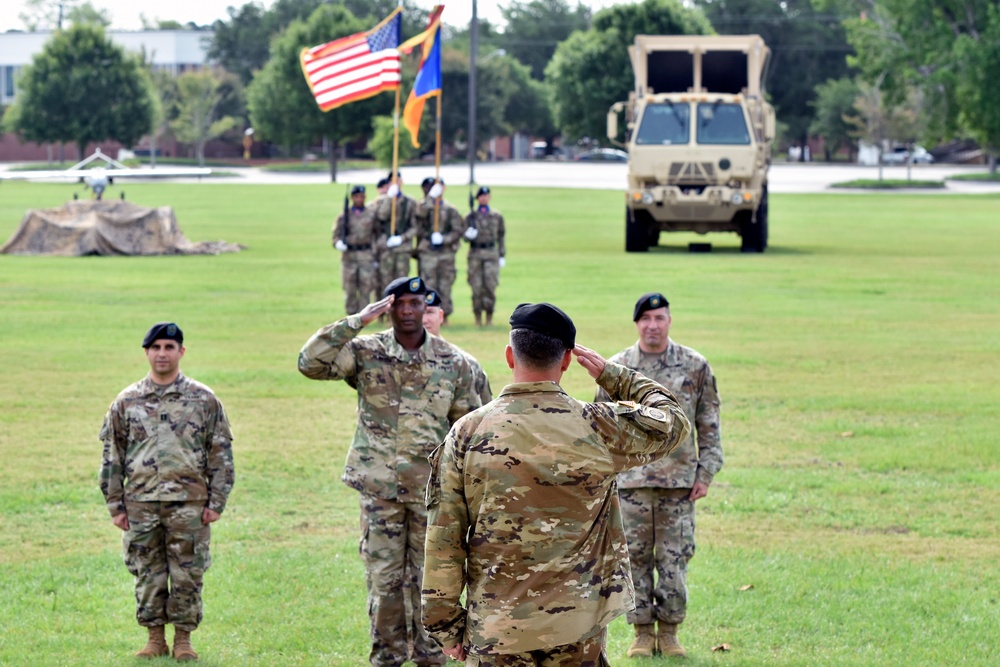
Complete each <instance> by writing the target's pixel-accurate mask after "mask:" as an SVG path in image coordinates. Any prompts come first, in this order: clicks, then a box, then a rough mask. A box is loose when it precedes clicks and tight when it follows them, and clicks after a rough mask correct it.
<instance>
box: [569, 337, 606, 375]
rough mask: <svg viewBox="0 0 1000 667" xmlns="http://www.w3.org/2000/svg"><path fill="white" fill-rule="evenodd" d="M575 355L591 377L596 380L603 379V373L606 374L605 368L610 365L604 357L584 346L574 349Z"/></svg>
mask: <svg viewBox="0 0 1000 667" xmlns="http://www.w3.org/2000/svg"><path fill="white" fill-rule="evenodd" d="M573 354H574V355H575V356H576V360H577V362H579V364H580V365H581V366H583V367H584V368H586V369H587V372H588V373H590V377H592V378H594V379H595V380H596V379H597V378H599V377H601V373H603V372H604V366H605V365H606V364H607V363H608V362H607V361H605V360H604V357H602V356H601V355H599V354H597V353H596V352H594V351H593V350H591V349H590V348H588V347H584V346H583V345H577V346H576V347H574V348H573Z"/></svg>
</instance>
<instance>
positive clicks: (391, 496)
mask: <svg viewBox="0 0 1000 667" xmlns="http://www.w3.org/2000/svg"><path fill="white" fill-rule="evenodd" d="M426 295H427V288H426V287H425V285H424V282H423V281H422V280H421V279H420V278H402V279H399V280H395V281H393V282H392V283H390V284H389V286H388V287H387V288H386V290H385V298H383V299H381V300H379V301H376V302H375V303H372V304H369V305H368V306H366V307H365V308H364V309H363V310H362V311H361V312H360V313H357V314H355V315H349V316H348V317H346V318H345V319H342V320H340V321H338V322H334V323H333V324H330V325H327V326H325V327H323V328H322V329H320V330H319V331H317V332H316V333H315V334H313V336H312V337H311V338H309V340H308V341H306V344H305V345H304V346H303V348H302V351H301V352H300V353H299V371H300V372H301V373H302V374H303V375H305V376H306V377H308V378H311V379H313V380H344V381H345V382H347V384H349V385H350V386H351V387H353V388H354V389H355V390H356V391H357V392H358V427H357V431H355V434H354V440H353V442H352V443H351V449H350V451H349V453H348V455H347V464H346V465H345V467H344V475H343V478H342V479H343V481H344V483H346V484H347V485H348V486H350V487H351V488H353V489H356V490H357V491H359V492H360V494H361V557H362V559H363V560H364V563H365V570H366V583H367V586H368V613H369V620H370V623H371V642H372V648H371V653H370V655H369V660H370V661H371V664H372V665H374V666H376V667H399V666H400V665H402V664H403V663H404V662H406V660H407V659H408V658H409V659H410V660H413V661H414V662H415V663H416V664H417V665H442V664H444V663H445V657H444V655H443V654H442V653H441V649H440V648H439V647H438V646H437V645H436V644H435V643H434V642H433V641H431V640H430V639H429V638H428V637H427V635H426V633H425V632H424V630H423V627H422V626H421V624H420V581H421V577H422V571H423V560H424V552H423V545H424V535H425V533H426V531H427V509H426V507H425V506H424V502H423V493H424V489H425V487H426V486H427V478H428V475H429V473H430V466H429V464H428V461H427V456H428V455H429V454H430V453H431V452H432V451H433V450H434V448H435V447H436V446H437V445H438V443H440V442H441V441H442V440H443V439H444V436H445V435H446V434H447V433H448V429H449V427H450V426H451V425H452V424H453V423H455V422H456V421H458V419H459V418H460V417H462V416H463V415H465V414H466V413H467V412H469V411H471V410H474V409H476V408H477V407H479V406H480V405H481V404H482V402H481V401H480V399H479V396H478V395H477V394H476V392H475V391H474V389H473V386H472V382H473V372H472V368H471V366H470V365H469V362H468V360H467V359H466V357H465V355H464V354H463V353H461V352H460V351H459V350H458V349H457V348H456V347H454V346H453V345H451V344H450V343H448V342H446V341H444V340H442V339H441V338H438V337H437V336H432V335H429V334H428V333H427V332H426V331H425V330H424V325H423V321H422V318H423V314H424V304H425V298H426ZM384 313H388V314H389V317H390V319H391V320H392V329H388V330H386V331H382V332H379V333H376V334H372V335H365V336H359V335H358V334H360V333H361V330H362V329H363V328H364V327H365V326H367V325H368V324H371V323H372V322H374V321H375V320H377V319H378V317H379V315H382V314H384ZM408 610H409V611H410V614H409V618H408V614H407V611H408ZM408 642H409V643H411V644H412V654H411V653H410V651H409V646H408Z"/></svg>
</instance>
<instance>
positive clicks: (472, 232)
mask: <svg viewBox="0 0 1000 667" xmlns="http://www.w3.org/2000/svg"><path fill="white" fill-rule="evenodd" d="M477 236H479V230H478V229H476V228H475V227H469V228H468V229H466V230H465V238H467V239H469V240H470V241H475V240H476V237H477Z"/></svg>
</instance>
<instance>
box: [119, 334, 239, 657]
mask: <svg viewBox="0 0 1000 667" xmlns="http://www.w3.org/2000/svg"><path fill="white" fill-rule="evenodd" d="M183 344H184V334H183V332H182V331H181V329H180V327H178V326H177V325H176V324H174V323H172V322H160V323H158V324H155V325H154V326H153V327H152V328H151V329H150V330H149V332H148V333H147V334H146V337H145V338H144V339H143V341H142V347H143V349H145V351H146V358H147V360H148V361H149V367H150V372H149V374H148V375H147V376H146V377H145V378H144V379H142V380H140V381H139V382H136V383H135V384H133V385H130V386H129V387H126V388H125V389H124V390H123V391H122V392H121V393H120V394H118V397H117V398H116V399H115V400H114V402H113V403H112V404H111V407H110V408H109V409H108V413H107V415H106V416H105V418H104V426H103V428H102V429H101V435H100V438H101V440H102V441H103V443H104V452H103V456H102V460H101V471H100V485H101V491H102V492H103V494H104V498H105V501H106V503H107V507H108V511H109V512H110V513H111V520H112V522H113V523H114V524H115V526H117V527H118V528H120V529H121V530H123V531H124V532H125V534H124V538H123V541H122V548H123V552H124V557H125V564H126V566H127V567H128V570H129V572H131V573H132V575H133V576H135V599H136V619H137V620H138V622H139V625H142V626H145V627H146V628H148V634H149V639H148V641H147V643H146V646H145V647H144V648H143V649H142V650H140V651H139V652H138V653H137V654H136V655H137V656H139V657H143V658H155V657H158V656H161V655H168V654H169V653H170V651H169V649H168V648H167V642H166V638H165V637H164V626H165V625H166V624H167V623H172V624H173V626H174V646H173V656H174V658H175V659H176V660H197V659H198V654H197V653H196V652H195V651H194V649H193V648H191V637H190V635H191V632H193V631H194V630H195V629H196V628H197V627H198V624H199V623H201V618H202V607H201V588H202V575H204V573H205V570H207V569H208V566H209V565H210V564H211V556H210V554H209V541H210V534H211V531H210V528H209V524H211V523H213V522H215V521H218V519H219V517H220V515H221V514H222V512H223V510H224V509H225V507H226V499H227V498H228V497H229V492H230V491H231V490H232V488H233V479H234V472H233V452H232V440H233V435H232V432H231V431H230V428H229V422H228V421H227V419H226V412H225V410H224V409H223V407H222V403H220V402H219V400H218V399H217V398H216V397H215V394H213V393H212V390H211V389H209V388H208V387H206V386H205V385H203V384H201V383H199V382H195V381H194V380H192V379H190V378H187V377H185V376H184V374H183V373H181V371H180V360H181V357H183V356H184V351H185V348H184V346H183Z"/></svg>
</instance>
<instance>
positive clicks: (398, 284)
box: [382, 278, 427, 297]
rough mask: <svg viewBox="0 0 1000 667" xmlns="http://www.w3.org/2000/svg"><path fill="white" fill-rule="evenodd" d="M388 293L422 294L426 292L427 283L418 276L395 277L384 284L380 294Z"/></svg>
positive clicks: (386, 294)
mask: <svg viewBox="0 0 1000 667" xmlns="http://www.w3.org/2000/svg"><path fill="white" fill-rule="evenodd" d="M390 294H395V295H396V296H403V295H404V294H419V295H420V296H424V295H425V294H427V285H425V284H424V281H423V280H422V279H420V278H396V279H395V280H393V281H392V282H391V283H389V284H388V285H386V287H385V290H383V291H382V296H384V297H385V296H389V295H390Z"/></svg>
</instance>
